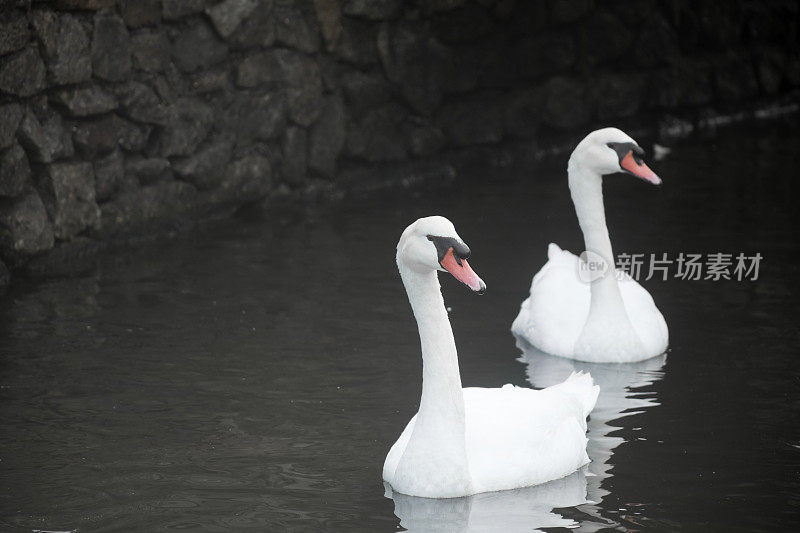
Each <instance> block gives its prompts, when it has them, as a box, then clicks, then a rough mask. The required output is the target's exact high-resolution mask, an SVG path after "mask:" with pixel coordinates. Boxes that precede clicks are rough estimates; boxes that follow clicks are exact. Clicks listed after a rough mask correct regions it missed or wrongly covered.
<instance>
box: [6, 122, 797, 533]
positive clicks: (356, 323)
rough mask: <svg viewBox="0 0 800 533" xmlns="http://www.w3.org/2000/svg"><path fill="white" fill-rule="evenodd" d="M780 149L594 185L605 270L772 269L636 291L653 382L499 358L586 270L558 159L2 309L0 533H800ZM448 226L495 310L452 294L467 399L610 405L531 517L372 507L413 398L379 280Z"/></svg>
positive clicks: (130, 256) (738, 144)
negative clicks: (521, 319) (524, 304)
mask: <svg viewBox="0 0 800 533" xmlns="http://www.w3.org/2000/svg"><path fill="white" fill-rule="evenodd" d="M798 141H800V139H799V138H798V135H797V133H796V130H795V129H792V128H785V127H780V126H777V125H776V126H768V127H761V128H758V129H757V131H753V129H752V128H751V129H748V130H740V131H733V130H731V131H728V132H725V133H724V134H723V135H722V136H720V137H719V138H716V139H707V140H695V141H692V142H687V143H685V144H683V145H681V146H679V147H676V149H675V150H674V151H673V152H672V153H671V154H670V155H669V157H668V158H667V159H665V160H663V161H661V162H657V163H653V164H652V165H651V166H652V167H653V168H654V169H655V170H656V171H657V172H658V173H659V174H660V175H661V176H662V178H663V179H664V186H663V187H662V188H660V189H658V188H655V187H651V186H648V185H647V184H645V183H643V182H640V181H637V180H635V179H633V178H631V177H628V176H623V175H616V176H612V177H609V178H607V179H606V207H607V212H608V221H609V226H610V228H611V235H612V242H613V244H614V247H615V252H617V253H620V252H628V253H633V252H641V253H651V252H654V253H662V252H666V253H668V254H669V255H670V256H671V257H672V256H675V255H677V254H678V253H679V252H681V251H683V252H697V253H712V252H727V253H733V254H736V253H739V252H745V253H748V254H752V253H755V252H760V253H761V254H762V255H763V256H764V259H763V262H762V265H761V273H760V278H759V280H758V281H756V282H751V281H742V282H737V281H716V282H714V281H684V280H679V279H669V280H668V281H661V280H657V279H653V280H650V281H647V282H643V284H644V285H645V287H646V288H647V289H648V290H649V291H650V292H651V294H652V295H653V297H654V299H655V301H656V302H657V304H658V306H659V307H660V309H661V311H662V312H663V314H664V316H665V317H666V319H667V323H668V324H669V326H670V334H671V338H670V351H669V352H668V354H666V356H664V357H661V358H657V359H653V360H651V361H647V362H644V363H640V364H638V365H624V366H620V367H608V366H603V365H582V364H581V363H574V362H571V361H566V360H562V359H558V358H553V357H551V356H547V355H544V354H540V353H537V352H535V351H534V350H531V349H526V348H525V347H523V349H520V348H518V347H517V346H516V343H515V340H514V338H513V337H512V336H511V334H510V332H509V328H510V325H511V322H512V320H513V319H514V317H515V315H516V313H517V311H518V308H519V303H520V302H521V301H522V300H523V299H524V298H525V297H526V296H527V291H528V288H529V286H530V281H531V276H532V275H533V273H534V272H535V271H536V270H538V269H539V268H540V267H541V265H542V264H543V263H544V261H545V259H546V248H547V244H548V243H549V242H551V241H552V242H556V243H558V244H560V245H561V246H562V247H564V248H567V249H570V250H572V251H575V252H577V251H579V250H580V249H581V245H582V239H581V234H580V231H579V229H578V225H577V221H576V219H575V214H574V211H573V209H572V204H571V202H570V200H569V196H568V192H567V187H566V178H565V175H564V168H565V162H564V157H562V158H560V159H556V160H554V161H548V162H544V163H542V164H541V165H539V166H537V167H536V168H528V169H511V170H509V171H508V172H498V174H497V175H495V176H480V177H477V179H474V180H468V181H463V182H461V183H460V184H458V185H457V186H455V187H449V188H443V189H436V188H434V189H427V190H418V191H416V192H413V191H410V192H409V191H407V192H402V193H399V194H394V195H392V196H391V197H384V198H373V199H369V200H360V201H359V200H351V201H349V202H347V203H346V204H344V205H342V206H338V207H334V208H328V209H321V210H318V211H315V212H312V213H310V214H309V213H298V214H285V215H280V216H279V215H268V216H261V215H256V214H253V213H250V214H249V215H248V216H241V217H238V218H237V219H234V220H231V221H228V222H223V223H220V224H218V225H215V226H213V227H210V228H206V229H203V230H201V231H197V232H194V233H192V234H189V235H186V236H184V237H181V238H179V239H178V240H175V241H172V242H169V243H164V244H156V245H150V246H147V247H144V248H140V249H138V250H134V251H131V252H125V253H120V254H116V255H114V256H108V257H105V258H103V259H101V260H100V261H99V264H98V266H97V268H96V269H95V270H93V271H92V272H89V273H87V274H85V275H82V276H78V277H74V278H70V279H57V280H49V281H39V282H21V283H17V284H16V285H15V286H14V287H13V288H12V290H11V291H10V292H9V293H7V294H6V295H5V296H3V297H2V307H1V309H0V361H1V366H0V416H2V425H3V433H2V437H0V474H1V476H0V483H2V487H1V490H0V529H2V530H3V531H31V530H33V529H54V530H74V529H78V530H80V531H168V530H175V529H190V530H192V529H196V530H199V529H202V530H205V531H230V530H234V529H237V530H238V529H243V530H244V529H248V528H249V529H252V530H259V531H264V530H267V531H281V530H296V531H314V530H323V529H325V530H337V531H344V530H347V531H394V530H398V529H400V528H407V529H410V530H415V531H431V530H437V528H438V530H441V531H458V530H462V531H467V530H471V531H492V530H496V531H504V532H509V531H531V530H534V529H535V528H558V527H574V526H579V527H580V530H584V531H598V530H603V529H608V530H641V529H652V530H664V531H674V530H693V531H698V530H708V529H711V528H713V529H715V530H727V531H735V530H763V531H776V530H780V531H783V530H789V529H792V528H795V527H796V526H797V524H798V518H800V500H798V497H797V494H798V492H800V478H799V477H798V474H799V473H800V431H798V414H799V413H800V397H799V396H798V393H797V391H798V387H800V371H799V365H798V363H797V357H798V340H800V339H799V337H800V335H799V334H800V328H799V327H798V309H797V303H796V302H797V298H798V286H799V283H800V282H798V279H799V278H798V274H799V273H800V272H798V270H799V269H798V266H797V263H796V262H795V255H796V251H797V245H798V229H799V227H800V226H799V225H798V222H800V220H798V219H799V217H798V212H797V209H796V203H797V199H798V182H797V177H796V173H797V171H796V169H797V168H798V164H799V163H800V161H799V159H800V156H798V152H797V150H796V147H797V146H798ZM429 214H442V215H445V216H447V217H449V218H450V219H451V220H453V221H454V223H455V224H456V227H457V229H458V231H459V233H460V234H461V236H462V237H463V238H464V239H465V241H466V242H467V243H468V244H469V245H470V247H471V248H472V250H473V258H472V260H471V264H472V266H473V268H474V269H475V270H476V272H478V273H479V275H481V276H482V278H483V279H484V280H485V281H486V282H487V284H488V291H487V293H486V295H485V296H483V297H478V296H475V295H473V294H470V293H469V291H467V290H465V289H464V288H463V287H461V286H459V285H458V284H457V282H455V281H454V280H451V279H443V289H444V294H445V299H446V301H447V304H448V305H449V306H450V307H451V308H452V311H451V320H452V323H453V327H454V332H455V336H456V341H457V343H458V345H459V357H460V361H461V372H462V379H463V382H464V384H465V385H468V386H487V387H496V386H501V385H503V384H504V383H513V384H516V385H527V386H530V385H531V384H532V385H534V386H537V387H540V386H546V385H549V384H551V383H553V382H555V381H558V380H560V379H563V377H565V376H566V375H567V374H568V372H569V371H571V370H572V369H584V370H589V371H590V372H592V374H593V375H594V376H595V378H596V380H597V381H598V383H600V385H601V386H602V387H603V392H602V395H601V397H600V400H599V403H598V408H597V410H596V411H595V412H594V413H593V414H592V417H591V420H590V423H589V434H588V436H589V439H590V442H589V452H590V456H591V457H592V459H593V462H592V463H591V464H590V465H589V466H588V467H587V468H586V469H585V470H584V471H581V472H577V473H576V474H574V475H573V476H570V477H569V478H567V479H565V480H559V481H557V482H554V483H552V484H548V485H545V486H542V487H535V488H531V489H525V490H521V491H510V492H507V493H494V494H489V495H479V496H476V497H473V498H466V499H457V500H448V501H431V500H424V499H419V498H410V497H404V496H401V495H396V496H395V499H392V498H391V497H387V496H389V495H390V492H387V491H386V489H385V487H384V485H383V483H382V482H381V467H382V463H383V459H384V457H385V454H386V452H387V451H388V449H389V447H390V445H391V444H392V443H393V442H394V440H395V439H396V438H397V436H398V435H399V433H400V431H401V430H402V429H403V427H404V426H405V424H406V422H407V421H408V419H409V418H410V417H411V416H412V415H413V414H414V412H415V411H416V408H417V406H418V402H419V394H420V390H421V383H420V374H421V361H420V356H419V341H418V337H417V332H416V326H415V323H414V321H413V318H412V316H411V312H410V308H409V305H408V302H407V300H406V296H405V292H404V290H403V287H402V284H401V282H400V280H399V277H398V275H397V272H396V268H395V265H394V247H395V244H396V242H397V239H398V238H399V235H400V233H401V231H402V230H403V228H404V227H405V226H406V225H407V224H408V223H410V222H411V221H413V220H414V219H415V218H417V217H419V216H425V215H429Z"/></svg>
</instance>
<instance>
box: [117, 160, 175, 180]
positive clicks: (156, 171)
mask: <svg viewBox="0 0 800 533" xmlns="http://www.w3.org/2000/svg"><path fill="white" fill-rule="evenodd" d="M125 174H127V175H129V176H134V177H135V178H136V179H137V181H138V182H139V183H141V184H143V185H148V184H151V183H155V182H156V181H164V180H165V179H167V178H169V177H170V164H169V160H168V159H165V158H163V157H141V156H132V157H129V158H127V159H126V160H125Z"/></svg>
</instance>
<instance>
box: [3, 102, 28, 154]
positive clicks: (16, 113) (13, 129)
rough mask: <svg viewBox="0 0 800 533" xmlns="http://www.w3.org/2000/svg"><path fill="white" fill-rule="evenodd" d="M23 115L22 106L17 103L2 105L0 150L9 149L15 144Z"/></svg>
mask: <svg viewBox="0 0 800 533" xmlns="http://www.w3.org/2000/svg"><path fill="white" fill-rule="evenodd" d="M23 114H24V111H23V109H22V106H21V105H19V104H17V103H13V102H12V103H10V104H1V105H0V149H3V148H8V147H9V146H11V145H12V144H13V143H14V137H15V136H16V134H17V128H18V127H19V123H20V122H21V121H22V115H23Z"/></svg>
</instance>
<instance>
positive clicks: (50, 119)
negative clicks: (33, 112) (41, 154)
mask: <svg viewBox="0 0 800 533" xmlns="http://www.w3.org/2000/svg"><path fill="white" fill-rule="evenodd" d="M39 123H40V124H41V126H42V134H43V135H44V141H45V143H46V145H47V146H48V148H47V151H48V152H49V153H50V154H52V157H53V159H54V160H55V159H60V158H64V157H72V155H74V153H75V149H74V147H73V146H72V132H71V131H70V129H71V127H70V125H69V124H65V123H64V121H63V120H62V119H61V115H59V114H58V113H56V112H54V111H53V110H52V109H50V108H45V109H43V110H42V111H41V112H40V113H39Z"/></svg>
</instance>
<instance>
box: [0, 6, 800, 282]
mask: <svg viewBox="0 0 800 533" xmlns="http://www.w3.org/2000/svg"><path fill="white" fill-rule="evenodd" d="M799 3H800V2H799V1H798V0H775V1H770V2H746V1H733V0H730V1H725V2H718V1H703V0H671V1H669V2H659V1H655V0H630V1H627V2H617V1H611V0H607V1H605V0H595V1H592V0H466V1H465V0H417V1H416V2H412V1H406V2H403V1H402V0H223V1H219V0H216V1H215V0H52V1H36V0H11V1H9V0H0V254H2V261H0V286H2V285H3V283H4V281H7V278H8V268H11V269H12V270H21V269H23V268H24V267H25V265H30V264H31V262H32V261H34V262H35V261H36V260H37V259H38V258H42V257H45V258H46V257H54V254H56V255H55V257H56V258H57V257H58V255H57V254H58V253H59V250H64V249H66V248H72V249H82V250H86V249H88V250H91V249H92V247H93V246H94V245H98V243H107V242H109V241H114V240H115V239H121V238H122V236H124V235H131V234H135V233H136V232H143V231H151V230H152V229H153V228H154V227H156V226H158V224H160V223H162V222H164V221H168V220H171V219H174V218H176V217H178V218H181V217H183V218H187V219H192V218H194V219H196V218H199V217H205V216H208V214H209V213H214V212H219V211H220V210H224V209H230V208H231V207H235V206H237V205H241V204H243V203H247V202H253V201H257V200H259V199H262V198H265V197H282V196H292V195H297V194H302V192H303V191H306V192H307V191H314V190H326V191H333V192H336V193H340V192H344V191H347V190H350V189H352V188H357V187H361V188H364V189H369V188H370V187H378V186H381V185H383V184H384V182H386V181H387V180H388V181H389V182H391V181H398V180H401V179H407V178H408V176H413V175H426V176H437V175H442V174H450V175H452V174H453V173H454V172H455V171H454V170H453V167H452V165H450V164H449V163H448V154H454V153H456V154H457V153H459V150H461V153H465V152H470V153H474V150H473V148H474V147H475V146H476V145H491V146H496V145H498V144H499V143H505V142H509V141H511V142H514V141H516V142H523V143H530V144H529V146H533V145H534V144H535V143H538V144H539V145H542V144H546V143H547V142H548V140H550V139H554V138H557V137H558V132H559V131H561V132H564V131H571V130H572V131H574V130H580V131H585V130H587V128H588V127H590V126H592V125H594V124H608V123H619V124H623V125H624V124H630V125H632V126H635V125H637V124H638V125H639V126H641V125H643V124H645V123H648V124H650V123H654V122H653V121H654V120H655V118H657V117H663V116H665V115H667V114H670V115H675V116H680V117H684V118H688V120H690V121H691V120H692V117H695V118H696V117H698V116H702V114H703V113H708V112H710V110H716V111H725V110H736V109H741V108H745V107H747V106H749V105H752V103H753V102H756V101H760V100H763V99H765V98H778V97H780V96H781V95H787V94H791V91H792V90H793V88H796V87H797V86H798V85H800V56H798V32H797V21H798V4H799ZM4 263H5V265H4Z"/></svg>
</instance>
